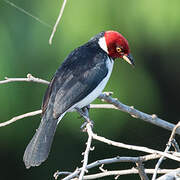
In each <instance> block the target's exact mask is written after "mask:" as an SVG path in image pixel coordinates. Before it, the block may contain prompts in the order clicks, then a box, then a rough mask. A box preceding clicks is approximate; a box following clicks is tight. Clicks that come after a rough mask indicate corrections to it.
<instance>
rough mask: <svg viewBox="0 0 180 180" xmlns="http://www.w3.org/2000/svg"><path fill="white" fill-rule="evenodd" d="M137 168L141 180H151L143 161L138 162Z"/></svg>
mask: <svg viewBox="0 0 180 180" xmlns="http://www.w3.org/2000/svg"><path fill="white" fill-rule="evenodd" d="M136 166H137V169H138V171H139V176H140V178H141V180H149V178H148V176H147V174H146V173H145V170H144V166H143V164H142V161H138V162H137V163H136Z"/></svg>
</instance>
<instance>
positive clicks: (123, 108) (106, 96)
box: [0, 74, 180, 135]
mask: <svg viewBox="0 0 180 180" xmlns="http://www.w3.org/2000/svg"><path fill="white" fill-rule="evenodd" d="M30 75H31V74H30ZM33 77H34V76H33ZM41 80H42V81H41ZM16 81H25V82H37V83H42V84H49V82H48V81H46V80H43V79H39V78H35V77H34V78H33V79H31V80H30V79H29V78H28V79H27V78H8V79H7V80H4V81H0V84H4V83H8V82H16ZM110 95H112V93H111V92H108V93H107V92H106V93H102V94H101V95H100V96H99V97H98V98H99V99H101V100H103V101H106V102H108V103H110V104H112V105H111V106H109V107H108V108H112V109H119V110H121V111H123V112H126V113H128V114H130V115H131V116H133V117H136V118H139V119H142V120H143V121H146V122H148V123H152V124H154V125H156V126H159V127H161V128H164V129H167V130H169V131H172V130H173V128H174V127H175V125H174V124H172V123H169V122H167V121H165V120H162V119H160V118H158V117H157V116H156V115H149V114H146V113H143V112H141V111H139V110H137V109H135V108H133V107H132V106H131V107H130V106H127V105H125V104H123V103H121V102H120V101H118V100H117V99H115V98H112V97H111V96H110ZM102 106H103V105H102ZM176 134H179V135H180V130H179V129H177V130H176Z"/></svg>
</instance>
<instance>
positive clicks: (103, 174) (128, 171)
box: [69, 168, 174, 180]
mask: <svg viewBox="0 0 180 180" xmlns="http://www.w3.org/2000/svg"><path fill="white" fill-rule="evenodd" d="M173 170H174V169H160V170H158V174H165V173H170V172H172V171H173ZM138 173H139V172H138V170H137V169H136V168H132V169H126V170H117V171H105V172H101V173H97V174H92V175H86V176H84V180H88V179H99V178H102V177H106V176H117V175H118V176H122V175H128V174H138ZM145 173H147V174H153V173H154V169H145ZM69 180H70V179H69ZM71 180H78V178H73V179H71ZM164 180H165V179H164Z"/></svg>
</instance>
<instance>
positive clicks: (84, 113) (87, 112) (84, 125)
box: [76, 105, 94, 131]
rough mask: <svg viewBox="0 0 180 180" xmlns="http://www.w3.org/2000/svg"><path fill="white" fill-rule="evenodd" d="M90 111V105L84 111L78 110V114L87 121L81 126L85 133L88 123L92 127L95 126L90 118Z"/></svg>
mask: <svg viewBox="0 0 180 180" xmlns="http://www.w3.org/2000/svg"><path fill="white" fill-rule="evenodd" d="M89 109H90V105H88V106H86V107H83V108H82V109H80V108H76V110H77V112H78V113H79V114H80V115H81V116H82V117H83V118H84V119H85V122H84V123H83V124H82V125H81V129H82V130H83V131H84V129H85V127H86V125H87V124H88V123H90V124H91V126H92V127H93V125H94V122H93V121H92V120H90V118H89Z"/></svg>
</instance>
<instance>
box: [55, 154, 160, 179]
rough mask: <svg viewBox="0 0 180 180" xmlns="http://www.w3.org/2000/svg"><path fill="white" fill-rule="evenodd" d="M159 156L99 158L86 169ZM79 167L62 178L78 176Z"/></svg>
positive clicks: (147, 159)
mask: <svg viewBox="0 0 180 180" xmlns="http://www.w3.org/2000/svg"><path fill="white" fill-rule="evenodd" d="M159 157H161V156H160V155H158V154H150V155H145V156H140V157H120V156H117V157H114V158H108V159H101V160H97V161H95V162H92V163H90V164H88V165H87V167H86V169H87V170H89V169H92V168H94V167H97V166H101V165H102V164H104V165H105V164H113V163H120V162H133V163H136V162H139V161H141V162H145V161H149V160H153V159H157V158H159ZM81 169H82V168H78V169H76V170H75V171H74V172H72V173H71V174H70V175H69V176H67V177H66V178H64V179H63V180H70V179H72V178H74V177H76V176H78V174H79V173H80V171H81ZM64 172H66V171H64ZM64 172H61V171H60V172H56V173H55V174H56V177H58V176H60V175H61V174H63V173H64Z"/></svg>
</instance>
